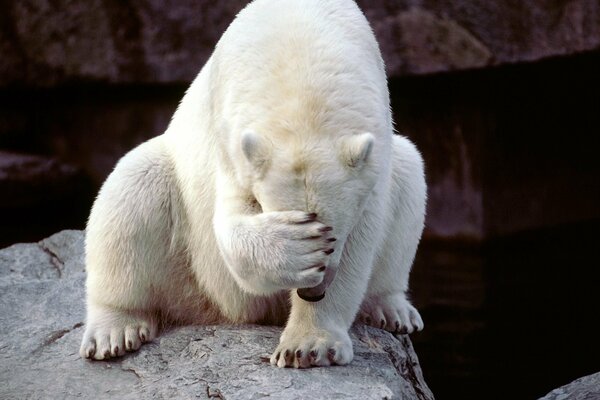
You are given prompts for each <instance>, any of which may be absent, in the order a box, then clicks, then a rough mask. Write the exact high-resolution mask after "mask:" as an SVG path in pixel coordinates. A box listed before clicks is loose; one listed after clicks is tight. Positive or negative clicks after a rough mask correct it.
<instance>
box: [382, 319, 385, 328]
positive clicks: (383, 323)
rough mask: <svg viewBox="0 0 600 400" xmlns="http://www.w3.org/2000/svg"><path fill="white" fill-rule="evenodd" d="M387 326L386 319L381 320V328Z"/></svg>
mask: <svg viewBox="0 0 600 400" xmlns="http://www.w3.org/2000/svg"><path fill="white" fill-rule="evenodd" d="M384 326H385V319H382V320H381V329H383V327H384Z"/></svg>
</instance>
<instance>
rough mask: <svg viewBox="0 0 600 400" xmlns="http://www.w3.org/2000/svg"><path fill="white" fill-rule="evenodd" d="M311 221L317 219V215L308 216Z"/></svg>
mask: <svg viewBox="0 0 600 400" xmlns="http://www.w3.org/2000/svg"><path fill="white" fill-rule="evenodd" d="M307 217H308V218H309V219H317V213H310V214H308V215H307Z"/></svg>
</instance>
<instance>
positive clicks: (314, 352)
mask: <svg viewBox="0 0 600 400" xmlns="http://www.w3.org/2000/svg"><path fill="white" fill-rule="evenodd" d="M308 355H309V357H311V358H313V359H316V358H317V357H318V356H319V352H318V351H316V350H312V351H311V352H310V353H308Z"/></svg>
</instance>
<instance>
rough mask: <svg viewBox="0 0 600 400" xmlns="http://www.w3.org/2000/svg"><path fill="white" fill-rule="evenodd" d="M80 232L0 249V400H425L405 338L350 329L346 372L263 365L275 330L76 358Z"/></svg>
mask: <svg viewBox="0 0 600 400" xmlns="http://www.w3.org/2000/svg"><path fill="white" fill-rule="evenodd" d="M84 279H85V271H84V265H83V234H82V232H81V231H63V232H60V233H58V234H56V235H54V236H51V237H50V238H48V239H45V240H42V241H41V242H39V243H32V244H17V245H14V246H11V247H9V248H6V249H4V250H0V335H1V337H0V349H1V351H0V382H2V385H0V398H2V399H22V398H33V399H37V398H74V397H78V398H81V397H83V398H94V399H103V398H117V397H118V398H122V399H139V398H150V397H152V398H157V399H172V398H220V399H257V398H262V397H268V396H273V397H275V398H278V399H334V398H344V399H392V398H396V399H433V395H432V394H431V392H430V390H429V389H428V388H427V385H426V384H425V382H424V380H423V376H422V373H421V369H420V366H419V363H418V359H417V356H416V354H415V352H414V350H413V347H412V345H411V342H410V339H409V338H408V337H407V336H398V337H394V336H393V335H391V334H389V333H387V332H384V331H381V330H378V329H374V328H367V327H364V326H356V327H354V328H353V330H352V336H353V341H354V346H355V354H356V355H355V359H354V361H353V362H352V364H351V365H349V366H346V367H332V368H315V369H309V370H295V369H278V368H274V367H272V366H270V365H269V364H268V363H266V362H264V361H262V360H261V357H264V356H267V355H268V354H269V351H270V350H271V349H273V348H274V347H275V344H276V342H277V339H278V336H279V333H280V328H278V327H264V326H238V327H235V326H195V327H183V328H177V329H173V330H171V331H169V332H167V333H165V334H163V335H162V336H160V337H159V338H158V339H156V340H155V341H154V343H151V344H149V345H146V346H144V347H143V348H142V349H141V350H140V351H139V352H137V353H133V354H130V355H127V356H126V357H123V358H122V359H118V360H113V361H109V362H90V361H85V360H82V359H81V358H80V357H79V355H78V349H79V342H80V339H81V335H82V333H83V332H82V331H83V324H84V316H85V312H84V301H83V298H84Z"/></svg>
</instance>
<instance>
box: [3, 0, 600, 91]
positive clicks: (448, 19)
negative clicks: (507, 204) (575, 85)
mask: <svg viewBox="0 0 600 400" xmlns="http://www.w3.org/2000/svg"><path fill="white" fill-rule="evenodd" d="M246 3H247V1H244V0H222V1H219V2H214V1H207V0H181V1H177V2H173V1H159V0H128V1H122V2H118V1H114V0H90V1H87V2H85V6H83V5H82V3H81V2H73V1H69V0H55V1H48V0H22V1H14V2H7V4H6V6H4V7H3V10H2V15H1V16H0V54H2V57H1V58H0V86H3V85H11V84H15V83H16V84H26V85H33V86H48V85H55V84H59V83H64V82H70V81H71V82H72V81H107V82H112V83H148V82H162V83H177V82H189V81H190V80H191V79H193V77H194V76H195V75H196V74H197V72H198V70H199V68H200V66H201V65H202V64H203V63H204V62H205V61H206V59H207V58H208V57H209V55H210V54H211V52H212V50H213V47H214V45H215V43H216V42H217V40H218V39H219V37H220V36H221V34H222V33H223V31H224V30H225V29H226V27H227V26H228V25H229V23H230V22H231V21H232V20H233V18H234V16H235V15H236V13H237V12H238V11H239V10H240V9H241V8H242V7H244V5H245V4H246ZM358 3H359V5H360V6H361V8H362V9H363V11H364V12H365V14H366V15H367V18H368V19H369V21H370V22H371V24H372V25H373V27H374V30H375V33H376V35H377V37H378V39H379V41H380V44H381V47H382V51H383V56H384V59H385V61H386V63H387V65H388V72H389V74H390V75H391V76H401V75H410V74H428V73H435V72H443V71H451V70H462V69H469V68H480V67H484V66H490V65H500V64H506V63H516V62H524V61H525V62H526V61H534V60H539V59H542V58H546V57H553V56H561V55H569V54H574V53H579V52H584V51H590V50H597V49H599V48H600V3H598V2H597V1H595V0H573V1H558V2H550V3H549V2H548V1H547V0H532V1H526V2H517V3H515V2H511V1H506V0H504V1H472V0H456V1H454V0H453V1H433V2H432V1H430V2H420V1H419V2H417V1H414V0H394V1H390V0H369V1H366V0H359V1H358Z"/></svg>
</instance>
